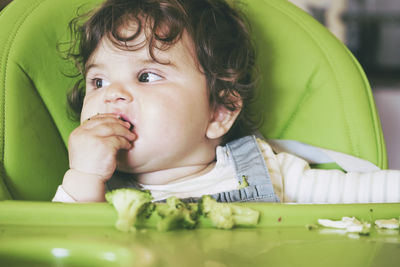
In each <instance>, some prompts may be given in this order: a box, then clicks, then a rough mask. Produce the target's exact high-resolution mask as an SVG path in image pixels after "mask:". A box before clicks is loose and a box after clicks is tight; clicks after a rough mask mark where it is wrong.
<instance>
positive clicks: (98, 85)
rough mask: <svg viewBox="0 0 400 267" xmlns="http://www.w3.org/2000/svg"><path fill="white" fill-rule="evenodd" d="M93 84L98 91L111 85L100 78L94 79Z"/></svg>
mask: <svg viewBox="0 0 400 267" xmlns="http://www.w3.org/2000/svg"><path fill="white" fill-rule="evenodd" d="M92 84H93V86H94V87H96V88H97V89H99V88H102V87H104V86H108V85H109V84H110V83H109V82H108V81H106V80H103V79H100V78H94V79H92Z"/></svg>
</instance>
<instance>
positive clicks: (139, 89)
mask: <svg viewBox="0 0 400 267" xmlns="http://www.w3.org/2000/svg"><path fill="white" fill-rule="evenodd" d="M144 38H145V37H144V35H143V34H142V36H141V37H140V38H139V40H137V41H136V42H140V41H143V40H144ZM155 53H156V54H155V55H156V58H157V59H158V60H159V61H161V62H169V64H159V63H157V62H155V61H154V60H153V59H152V58H151V57H150V55H149V51H148V47H147V46H146V47H143V48H142V49H139V50H137V51H123V50H120V49H118V48H116V47H115V46H113V45H112V43H111V42H110V41H109V40H108V39H107V38H103V40H102V42H101V43H100V44H99V45H98V47H97V49H96V51H95V52H94V54H93V55H92V57H91V58H90V60H89V62H88V72H87V77H86V96H85V99H84V104H83V109H82V114H81V121H82V122H83V121H85V120H86V119H88V118H89V117H91V116H94V115H96V114H98V113H100V114H103V113H116V114H119V115H121V117H122V118H124V119H125V120H127V121H129V122H130V123H131V124H132V125H133V126H134V128H133V131H134V132H135V133H136V134H137V140H136V141H135V142H134V145H133V148H132V149H130V150H129V151H122V150H121V151H120V152H119V154H118V169H119V170H121V171H125V172H130V173H147V172H154V171H158V170H164V169H166V168H174V167H181V166H190V165H192V164H195V163H198V161H205V160H210V158H208V159H204V154H205V153H206V151H207V153H209V148H210V147H215V143H216V141H215V140H210V139H209V138H207V136H206V132H207V128H208V126H209V123H210V120H211V118H212V116H213V112H212V110H211V109H210V105H209V99H208V94H207V85H206V79H205V76H204V75H203V74H202V73H201V72H200V71H199V68H198V66H197V63H196V60H195V56H194V51H193V45H192V43H191V41H190V39H189V37H188V35H187V34H186V33H185V34H184V35H183V38H182V39H181V40H180V41H179V42H177V43H176V44H175V45H174V46H172V47H170V49H168V50H166V51H160V50H157V49H155ZM208 157H210V156H208ZM211 157H213V156H212V155H211ZM212 159H213V158H211V160H212Z"/></svg>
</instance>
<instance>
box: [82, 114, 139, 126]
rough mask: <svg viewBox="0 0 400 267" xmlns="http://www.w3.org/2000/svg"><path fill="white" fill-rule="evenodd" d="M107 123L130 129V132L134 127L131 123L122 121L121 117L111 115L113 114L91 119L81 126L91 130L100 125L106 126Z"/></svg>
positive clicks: (100, 115)
mask: <svg viewBox="0 0 400 267" xmlns="http://www.w3.org/2000/svg"><path fill="white" fill-rule="evenodd" d="M105 123H117V124H120V125H122V126H124V127H125V128H127V129H130V130H131V127H132V125H131V124H130V123H129V122H127V121H123V120H121V119H120V117H119V115H116V114H111V113H110V114H99V115H95V116H93V117H90V118H88V119H86V120H85V121H84V122H83V123H82V124H81V126H82V127H84V128H85V129H90V128H94V127H96V126H98V125H100V124H105Z"/></svg>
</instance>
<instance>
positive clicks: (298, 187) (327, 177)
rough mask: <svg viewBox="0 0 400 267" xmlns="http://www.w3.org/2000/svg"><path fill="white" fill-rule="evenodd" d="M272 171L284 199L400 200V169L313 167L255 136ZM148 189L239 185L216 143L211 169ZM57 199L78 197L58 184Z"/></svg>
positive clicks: (189, 193)
mask: <svg viewBox="0 0 400 267" xmlns="http://www.w3.org/2000/svg"><path fill="white" fill-rule="evenodd" d="M257 143H258V145H259V147H260V149H261V152H262V154H263V157H264V160H265V163H266V165H267V167H268V171H269V174H270V177H271V182H272V185H273V187H274V191H275V194H276V195H277V196H278V197H279V198H280V200H281V201H282V202H284V203H374V202H375V203H384V202H400V171H395V170H379V171H369V172H348V173H345V172H342V171H339V170H320V169H311V168H310V166H309V164H308V162H307V161H305V160H304V159H302V158H300V157H297V156H295V155H292V154H289V153H286V152H280V153H274V152H273V150H272V148H271V146H270V145H269V144H268V143H267V142H265V141H263V140H261V139H257ZM140 186H141V187H142V188H143V189H147V190H150V191H151V193H152V195H153V197H154V200H155V201H156V200H162V199H166V198H168V197H170V196H176V197H178V198H187V197H200V196H202V195H209V194H216V193H220V192H225V191H231V190H234V189H238V186H239V183H238V180H237V179H236V177H235V170H234V167H233V165H232V164H231V162H230V161H229V160H228V156H227V154H226V149H225V147H221V146H219V147H217V150H216V164H215V167H214V168H213V169H212V170H211V171H209V172H208V173H206V174H204V175H201V176H198V177H194V178H190V179H186V180H182V181H178V182H174V183H170V184H167V185H144V184H141V185H140ZM53 201H59V202H75V200H74V199H73V198H72V197H71V196H69V195H68V194H67V193H66V192H65V191H64V190H63V188H62V186H59V187H58V190H57V192H56V195H55V197H54V198H53Z"/></svg>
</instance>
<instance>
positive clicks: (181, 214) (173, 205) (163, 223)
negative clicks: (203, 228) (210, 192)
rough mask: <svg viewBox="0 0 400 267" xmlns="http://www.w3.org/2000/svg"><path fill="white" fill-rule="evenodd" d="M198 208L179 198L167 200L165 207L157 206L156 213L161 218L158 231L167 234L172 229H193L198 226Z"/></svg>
mask: <svg viewBox="0 0 400 267" xmlns="http://www.w3.org/2000/svg"><path fill="white" fill-rule="evenodd" d="M196 207H197V206H190V205H189V204H187V203H184V202H182V201H181V200H180V199H179V198H177V197H169V198H167V203H166V204H165V205H157V208H156V211H157V213H158V215H159V216H160V217H161V220H160V221H159V222H158V223H157V230H158V231H161V232H165V231H168V230H172V229H179V228H185V229H193V228H195V227H196V224H197V217H198V213H197V208H196Z"/></svg>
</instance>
